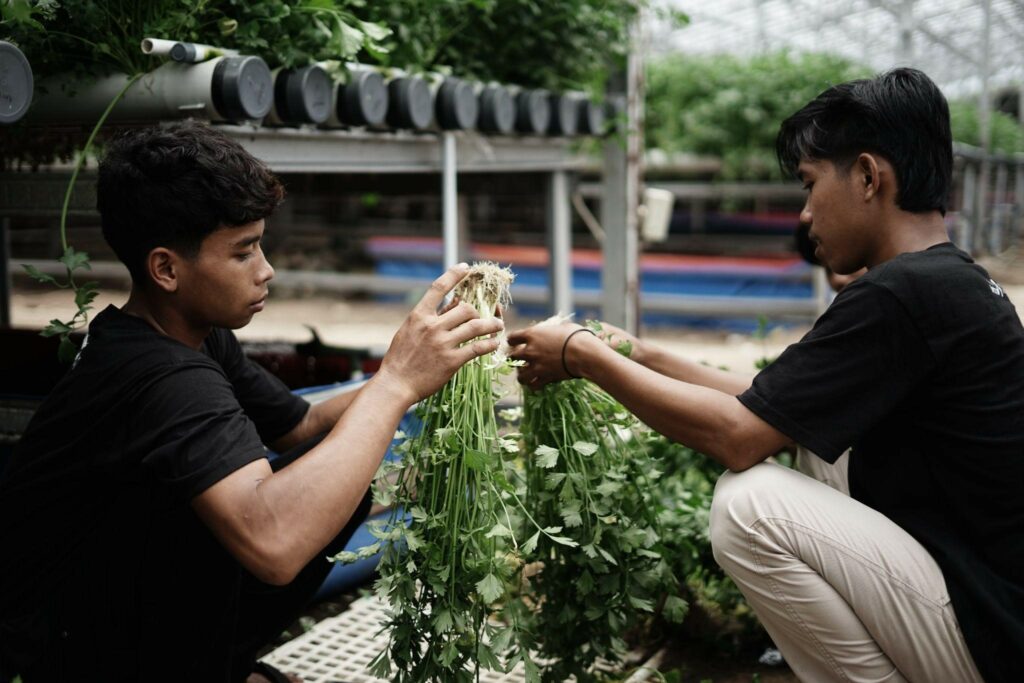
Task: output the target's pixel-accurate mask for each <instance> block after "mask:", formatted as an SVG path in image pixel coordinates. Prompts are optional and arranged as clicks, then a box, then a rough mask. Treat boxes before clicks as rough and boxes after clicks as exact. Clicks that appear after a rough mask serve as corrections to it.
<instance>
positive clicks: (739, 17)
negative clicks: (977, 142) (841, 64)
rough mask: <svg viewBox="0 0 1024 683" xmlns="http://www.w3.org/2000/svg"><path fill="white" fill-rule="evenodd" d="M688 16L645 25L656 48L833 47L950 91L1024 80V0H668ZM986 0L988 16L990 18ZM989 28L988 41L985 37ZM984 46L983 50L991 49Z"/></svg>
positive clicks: (710, 51)
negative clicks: (675, 22)
mask: <svg viewBox="0 0 1024 683" xmlns="http://www.w3.org/2000/svg"><path fill="white" fill-rule="evenodd" d="M664 4H667V5H668V6H670V7H673V8H674V9H678V10H681V11H683V12H685V13H686V14H688V15H689V16H690V24H689V25H688V26H685V27H683V28H673V27H671V26H670V25H669V24H668V23H667V22H666V21H661V20H654V21H652V22H650V23H649V24H648V26H647V27H646V29H645V30H647V31H648V36H647V39H648V40H647V41H646V42H647V44H648V45H650V49H651V51H652V52H653V53H655V54H664V53H667V52H682V53H686V54H715V53H728V54H735V55H749V54H753V53H756V52H760V51H769V50H776V49H780V48H789V49H792V50H795V51H800V52H833V53H837V54H840V55H842V56H844V57H847V58H848V59H851V60H854V61H857V62H860V63H862V64H866V65H868V66H870V67H871V68H873V69H875V70H879V71H881V70H885V69H888V68H892V67H894V66H901V65H910V66H915V67H917V68H919V69H922V70H924V71H925V72H927V73H928V74H929V75H930V76H931V77H932V78H933V79H934V80H935V81H936V82H938V83H939V84H940V86H942V87H943V89H944V90H945V91H946V94H947V96H966V95H969V94H973V93H978V92H981V90H982V83H983V78H984V74H985V72H986V61H987V64H988V68H987V70H988V72H989V75H990V76H989V84H990V88H991V89H992V90H993V91H994V90H996V89H998V88H1000V87H1005V86H1009V85H1019V84H1020V83H1022V82H1024V0H717V1H716V2H713V3H710V2H706V1H701V0H664ZM986 6H987V7H988V21H986ZM986 34H987V35H988V39H987V40H986ZM986 48H987V49H986Z"/></svg>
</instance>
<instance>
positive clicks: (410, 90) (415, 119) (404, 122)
mask: <svg viewBox="0 0 1024 683" xmlns="http://www.w3.org/2000/svg"><path fill="white" fill-rule="evenodd" d="M388 96H389V98H390V100H391V101H390V103H389V104H388V114H387V120H388V124H389V125H391V126H393V127H394V128H412V129H414V130H423V129H424V128H426V127H427V126H429V125H430V122H431V121H432V120H433V118H434V95H433V93H431V92H430V86H428V85H427V82H426V81H424V80H423V79H422V78H420V77H418V76H403V77H401V78H396V79H395V80H393V81H391V82H390V83H389V84H388Z"/></svg>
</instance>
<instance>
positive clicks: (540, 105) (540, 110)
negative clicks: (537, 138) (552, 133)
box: [516, 90, 551, 135]
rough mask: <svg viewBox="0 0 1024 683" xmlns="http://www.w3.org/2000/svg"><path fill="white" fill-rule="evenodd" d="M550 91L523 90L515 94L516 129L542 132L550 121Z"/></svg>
mask: <svg viewBox="0 0 1024 683" xmlns="http://www.w3.org/2000/svg"><path fill="white" fill-rule="evenodd" d="M549 96H550V93H548V91H547V90H523V91H521V92H520V93H519V94H518V95H517V96H516V130H518V131H519V132H521V133H533V134H535V135H539V134H542V133H544V132H546V131H547V129H548V124H549V123H550V122H551V104H550V103H549V102H548V97H549Z"/></svg>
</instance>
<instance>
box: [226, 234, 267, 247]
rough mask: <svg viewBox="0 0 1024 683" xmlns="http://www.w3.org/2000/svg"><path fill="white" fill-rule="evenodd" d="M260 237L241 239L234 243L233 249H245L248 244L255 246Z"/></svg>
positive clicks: (253, 236) (251, 236) (252, 236)
mask: <svg viewBox="0 0 1024 683" xmlns="http://www.w3.org/2000/svg"><path fill="white" fill-rule="evenodd" d="M261 237H262V235H250V236H249V237H243V238H242V239H240V240H238V241H237V242H235V243H234V244H233V245H231V246H233V247H247V246H249V245H250V244H256V243H257V242H259V241H260V239H261Z"/></svg>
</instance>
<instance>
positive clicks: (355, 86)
mask: <svg viewBox="0 0 1024 683" xmlns="http://www.w3.org/2000/svg"><path fill="white" fill-rule="evenodd" d="M387 113H388V88H387V86H386V85H384V77H383V76H381V75H380V73H379V72H377V71H373V70H372V69H352V70H351V71H349V81H348V83H346V84H345V86H344V87H343V88H339V89H338V120H340V121H341V122H342V123H344V124H347V125H349V126H379V125H380V124H382V123H384V119H385V117H386V116H387Z"/></svg>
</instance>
